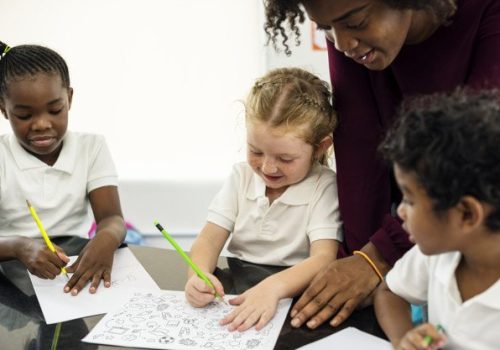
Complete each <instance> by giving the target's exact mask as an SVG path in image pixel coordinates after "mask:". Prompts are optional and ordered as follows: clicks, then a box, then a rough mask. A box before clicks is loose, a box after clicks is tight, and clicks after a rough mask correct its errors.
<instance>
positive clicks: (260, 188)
mask: <svg viewBox="0 0 500 350" xmlns="http://www.w3.org/2000/svg"><path fill="white" fill-rule="evenodd" d="M320 175H321V165H319V164H315V165H314V166H313V167H312V169H311V171H310V173H309V175H308V176H307V177H306V178H305V179H304V180H302V181H300V182H299V183H297V184H294V185H292V186H290V187H288V188H287V189H286V191H285V192H284V193H283V194H282V195H281V196H279V197H278V198H276V201H277V202H281V203H283V204H288V205H304V204H308V203H309V201H310V200H311V196H312V194H313V193H314V190H315V188H316V186H317V183H318V178H319V176H320ZM246 196H247V199H250V200H256V199H257V198H260V197H265V196H266V184H265V182H264V180H262V178H261V177H260V176H259V175H257V174H256V173H253V175H252V181H251V183H250V186H248V191H247V195H246Z"/></svg>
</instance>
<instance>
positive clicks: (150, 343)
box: [83, 291, 291, 350]
mask: <svg viewBox="0 0 500 350" xmlns="http://www.w3.org/2000/svg"><path fill="white" fill-rule="evenodd" d="M226 297H227V298H228V299H229V298H231V297H232V296H226ZM290 304H291V300H290V299H287V300H283V301H281V302H280V304H279V306H278V311H277V313H276V315H275V317H274V318H273V319H272V320H271V321H270V323H269V324H267V325H266V327H264V329H262V330H260V331H256V330H255V329H254V328H252V329H250V330H248V331H245V332H229V331H228V330H227V328H226V327H223V326H221V325H220V324H219V321H220V320H221V319H222V318H223V317H224V316H225V315H227V314H228V313H229V312H231V310H232V309H233V308H234V306H230V305H227V304H224V303H221V302H213V303H211V304H209V305H207V306H206V307H204V308H194V307H192V306H190V305H189V304H188V303H187V301H186V299H185V296H184V292H179V291H154V292H149V293H148V292H136V293H134V294H133V295H132V296H131V297H130V298H129V300H128V302H127V303H126V304H125V305H124V306H123V307H122V308H121V309H119V310H116V311H115V312H110V313H108V314H107V315H106V316H105V317H104V318H103V319H102V320H101V321H100V322H99V323H98V324H97V325H96V326H95V327H94V329H93V330H92V331H91V332H90V333H89V335H87V337H85V339H83V341H86V342H91V343H98V344H108V345H120V346H129V347H146V348H152V349H189V350H197V349H200V350H231V349H235V348H237V349H241V350H260V349H272V348H273V347H274V344H275V343H276V339H277V338H278V335H279V331H280V329H281V326H282V324H283V322H284V320H285V318H286V314H287V312H288V309H289V307H290Z"/></svg>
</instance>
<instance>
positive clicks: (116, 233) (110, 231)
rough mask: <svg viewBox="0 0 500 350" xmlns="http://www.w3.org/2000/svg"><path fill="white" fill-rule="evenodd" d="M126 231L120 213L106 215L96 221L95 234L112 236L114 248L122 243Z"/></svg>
mask: <svg viewBox="0 0 500 350" xmlns="http://www.w3.org/2000/svg"><path fill="white" fill-rule="evenodd" d="M126 233H127V231H126V229H125V221H124V220H123V217H121V216H120V215H113V216H110V217H107V218H105V219H102V220H101V221H99V222H98V223H97V229H96V235H97V234H99V235H102V234H106V235H108V237H112V238H113V240H114V241H115V245H116V248H118V247H119V246H120V244H122V243H123V241H124V240H125V235H126Z"/></svg>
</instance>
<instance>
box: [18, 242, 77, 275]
mask: <svg viewBox="0 0 500 350" xmlns="http://www.w3.org/2000/svg"><path fill="white" fill-rule="evenodd" d="M54 247H55V248H56V251H57V254H54V253H53V252H52V251H50V249H49V248H48V247H47V245H46V244H45V243H44V242H43V241H42V240H36V239H33V238H28V237H22V239H20V240H19V244H18V246H17V247H16V257H17V259H18V260H19V261H21V263H23V265H24V266H26V267H27V268H28V271H29V272H31V273H32V274H33V275H35V276H38V277H40V278H48V279H54V278H55V277H56V276H57V275H59V274H60V273H61V267H64V266H66V264H67V263H68V261H69V258H68V257H67V256H66V254H64V251H63V250H62V249H61V248H60V247H58V246H56V245H54Z"/></svg>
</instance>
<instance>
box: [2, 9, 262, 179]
mask: <svg viewBox="0 0 500 350" xmlns="http://www.w3.org/2000/svg"><path fill="white" fill-rule="evenodd" d="M260 10H261V8H260V4H259V2H258V1H253V0H252V1H248V0H190V1H185V0H104V1H103V0H85V1H81V0H15V1H12V0H0V23H1V28H2V30H1V38H0V40H2V41H4V42H6V43H8V44H10V45H11V46H14V45H18V44H23V43H35V44H41V45H46V46H49V47H51V48H53V49H55V50H56V51H58V52H59V53H61V55H62V56H63V57H64V58H65V59H66V60H67V62H68V65H69V68H70V75H71V78H72V85H73V87H74V89H75V95H74V99H73V106H72V110H71V112H70V128H71V129H73V130H81V131H90V132H99V133H102V134H104V135H105V136H106V139H107V140H108V143H109V146H110V148H111V151H112V153H113V156H114V160H115V162H116V165H117V167H118V171H119V174H120V176H121V178H122V179H124V180H129V179H130V180H138V179H145V180H150V179H161V180H168V179H207V178H210V179H222V178H223V177H224V176H225V175H226V174H227V172H228V171H229V170H230V166H231V164H232V163H233V162H234V161H235V160H236V159H241V158H242V156H241V148H242V146H243V143H242V138H241V135H242V132H243V124H242V121H243V115H242V113H241V112H242V105H241V104H240V103H239V102H238V101H240V100H242V99H243V98H244V97H245V95H246V93H247V91H248V90H249V88H250V87H251V86H252V84H253V81H254V79H255V78H256V77H258V76H259V75H261V74H262V73H263V72H264V69H265V67H264V64H265V61H264V56H265V55H264V51H265V48H264V46H263V45H262V39H261V37H262V35H263V34H262V29H261V27H262V26H261V19H260V17H261V15H260V13H261V11H260ZM0 127H1V129H2V132H3V131H4V130H6V128H7V123H5V122H3V123H2V125H0Z"/></svg>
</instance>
